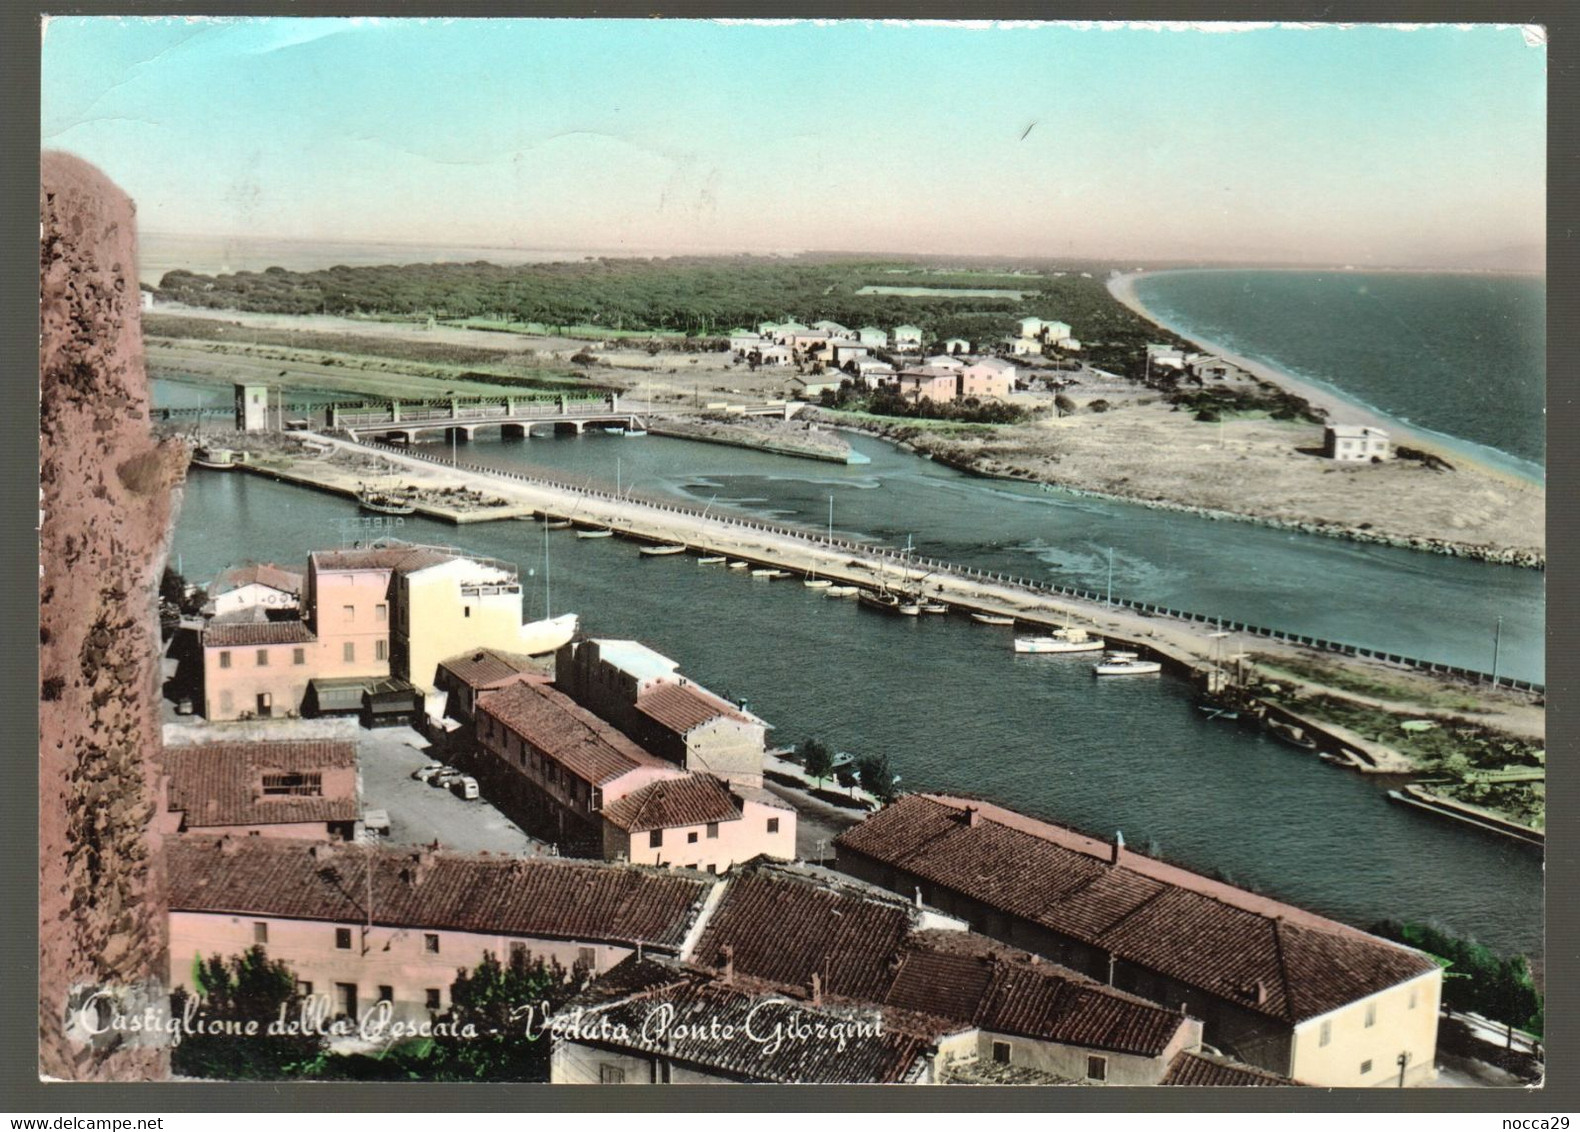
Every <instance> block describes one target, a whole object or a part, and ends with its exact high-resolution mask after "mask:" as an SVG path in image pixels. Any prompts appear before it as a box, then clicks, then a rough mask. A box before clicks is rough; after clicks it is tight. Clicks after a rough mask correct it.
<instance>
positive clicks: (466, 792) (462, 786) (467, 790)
mask: <svg viewBox="0 0 1580 1132" xmlns="http://www.w3.org/2000/svg"><path fill="white" fill-rule="evenodd" d="M450 793H452V794H454V795H455V796H456V797H457V798H465V799H466V800H467V801H468V802H472V801H475V800H476V799H477V798H478V797H479V794H478V790H477V779H475V778H473V777H472V776H471V775H470V774H463V775H461V776H459V777H458V778H455V779H453V780H452V781H451V783H450Z"/></svg>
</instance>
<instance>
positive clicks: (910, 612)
mask: <svg viewBox="0 0 1580 1132" xmlns="http://www.w3.org/2000/svg"><path fill="white" fill-rule="evenodd" d="M856 600H857V601H859V602H861V604H862V605H865V606H867V607H868V608H869V609H881V610H882V611H883V612H885V613H898V614H900V615H901V616H904V617H915V616H917V615H918V614H920V613H921V612H922V607H921V605H919V604H918V603H917V602H916V601H915V600H913V599H911V598H908V597H901V596H900V595H899V594H897V593H893V592H891V591H889V590H862V591H861V592H860V593H858V594H857V595H856Z"/></svg>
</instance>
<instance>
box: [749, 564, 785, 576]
mask: <svg viewBox="0 0 1580 1132" xmlns="http://www.w3.org/2000/svg"><path fill="white" fill-rule="evenodd" d="M789 575H790V571H788V570H780V569H778V568H777V567H774V566H759V567H758V568H757V569H755V570H753V571H752V577H754V578H785V577H789Z"/></svg>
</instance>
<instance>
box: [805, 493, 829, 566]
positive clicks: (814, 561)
mask: <svg viewBox="0 0 1580 1132" xmlns="http://www.w3.org/2000/svg"><path fill="white" fill-rule="evenodd" d="M828 541H829V545H830V546H832V545H833V544H834V496H833V495H832V494H830V495H829V497H828ZM801 584H802V585H803V586H805V587H806V588H807V589H809V590H826V589H828V588H830V587H831V586H833V584H834V583H833V581H831V580H830V579H828V578H819V577H818V576H817V561H816V560H815V559H814V560H813V563H812V569H811V570H810V571H808V572H807V576H806V577H805V578H804V579H803V580H802V582H801Z"/></svg>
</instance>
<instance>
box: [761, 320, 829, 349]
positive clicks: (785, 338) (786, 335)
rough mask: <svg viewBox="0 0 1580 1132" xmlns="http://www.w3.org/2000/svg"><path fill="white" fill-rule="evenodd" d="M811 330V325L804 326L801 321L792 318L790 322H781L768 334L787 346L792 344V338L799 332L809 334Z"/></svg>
mask: <svg viewBox="0 0 1580 1132" xmlns="http://www.w3.org/2000/svg"><path fill="white" fill-rule="evenodd" d="M811 332H812V328H811V327H810V326H802V325H801V324H800V323H799V322H796V321H794V320H791V321H790V322H781V323H780V324H779V325H778V326H776V327H774V328H773V330H771V331H770V332H769V334H768V336H769V337H771V338H772V339H773V340H774V341H775V342H777V343H779V344H780V345H781V346H787V345H789V344H790V339H792V338H794V337H795V336H796V335H797V334H809V333H811ZM819 340H821V339H819Z"/></svg>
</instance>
